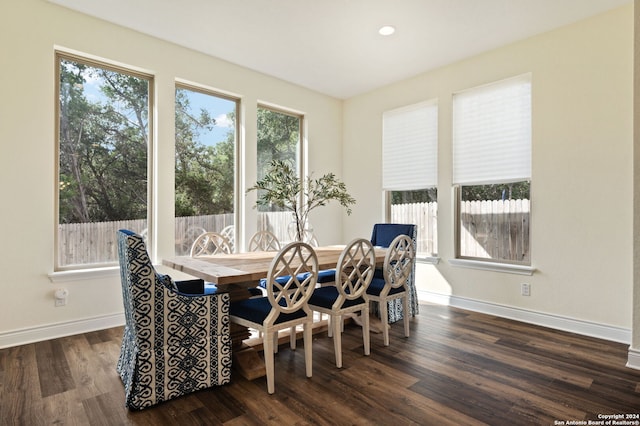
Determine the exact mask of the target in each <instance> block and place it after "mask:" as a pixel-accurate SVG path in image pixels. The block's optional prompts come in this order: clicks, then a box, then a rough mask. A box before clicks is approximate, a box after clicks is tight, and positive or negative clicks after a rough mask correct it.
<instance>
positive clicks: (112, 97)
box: [55, 53, 153, 270]
mask: <svg viewBox="0 0 640 426" xmlns="http://www.w3.org/2000/svg"><path fill="white" fill-rule="evenodd" d="M56 64H57V82H58V84H57V91H58V95H59V99H58V104H57V110H56V114H57V117H56V119H57V126H58V128H57V151H58V164H57V171H56V172H57V177H58V186H57V204H58V205H57V232H56V261H55V267H56V270H64V269H72V268H79V267H88V266H92V265H93V266H98V265H99V266H105V265H108V264H115V263H116V261H117V259H118V254H117V244H116V232H117V230H118V229H120V228H128V229H131V230H133V231H136V232H140V233H142V232H143V231H144V230H145V229H147V228H148V221H149V211H150V210H149V209H148V200H149V197H148V193H149V192H150V191H149V189H150V188H149V186H148V181H149V179H148V173H149V172H148V170H149V164H151V162H150V161H149V160H150V148H149V146H150V145H149V141H150V140H151V128H152V127H153V126H152V125H151V122H150V117H151V115H150V113H149V112H150V104H151V92H150V91H151V89H150V87H152V84H151V83H152V77H151V76H149V75H143V74H140V73H137V72H133V71H130V70H125V69H122V68H117V67H113V66H110V65H107V64H102V63H98V62H95V61H91V60H87V59H83V58H79V57H76V56H71V55H66V54H62V53H57V54H56Z"/></svg>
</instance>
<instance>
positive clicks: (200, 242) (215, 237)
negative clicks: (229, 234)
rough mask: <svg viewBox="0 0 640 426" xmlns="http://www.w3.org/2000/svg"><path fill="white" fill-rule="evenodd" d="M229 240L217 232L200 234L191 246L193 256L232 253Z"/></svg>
mask: <svg viewBox="0 0 640 426" xmlns="http://www.w3.org/2000/svg"><path fill="white" fill-rule="evenodd" d="M232 252H233V250H232V249H231V244H229V240H228V239H227V238H226V237H225V236H223V235H222V234H219V233H217V232H205V233H203V234H200V235H199V236H198V238H196V240H195V241H194V242H193V245H192V246H191V251H190V255H191V257H198V256H204V255H208V254H221V253H226V254H229V253H232Z"/></svg>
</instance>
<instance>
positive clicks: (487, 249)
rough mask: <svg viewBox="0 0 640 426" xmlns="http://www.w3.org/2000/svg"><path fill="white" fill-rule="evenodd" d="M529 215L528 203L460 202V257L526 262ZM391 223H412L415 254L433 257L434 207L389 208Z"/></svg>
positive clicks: (436, 225)
mask: <svg viewBox="0 0 640 426" xmlns="http://www.w3.org/2000/svg"><path fill="white" fill-rule="evenodd" d="M529 214H530V203H529V200H490V201H463V202H462V203H461V206H460V222H461V225H462V226H461V227H460V253H461V255H462V256H465V257H479V258H488V259H501V260H513V261H520V262H528V261H529V260H530V254H529ZM391 222H395V223H415V224H416V225H417V228H418V236H417V251H418V253H420V254H427V255H431V254H436V253H437V250H438V232H437V230H438V205H437V203H413V204H396V205H392V206H391Z"/></svg>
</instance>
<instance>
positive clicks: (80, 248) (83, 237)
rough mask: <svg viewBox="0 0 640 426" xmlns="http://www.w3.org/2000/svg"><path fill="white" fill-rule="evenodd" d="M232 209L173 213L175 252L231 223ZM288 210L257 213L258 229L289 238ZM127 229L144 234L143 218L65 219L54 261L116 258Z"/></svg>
mask: <svg viewBox="0 0 640 426" xmlns="http://www.w3.org/2000/svg"><path fill="white" fill-rule="evenodd" d="M233 221H234V215H233V213H228V214H219V215H205V216H188V217H177V218H176V226H175V241H176V255H185V254H189V250H190V249H191V245H192V244H193V241H194V240H195V239H196V237H198V235H200V234H201V233H202V232H205V231H214V232H220V231H222V229H224V228H225V227H227V226H229V225H233ZM289 223H291V213H290V212H277V213H258V229H267V230H269V231H271V232H273V233H274V234H276V236H277V237H278V238H279V239H280V240H281V241H286V240H288V239H290V238H289V237H288V234H287V227H288V225H289ZM119 229H129V230H131V231H133V232H136V233H138V234H141V235H142V236H143V237H145V238H146V234H147V221H146V219H136V220H121V221H112V222H90V223H67V224H61V225H59V226H58V247H59V250H58V265H60V266H70V265H81V264H91V263H113V262H117V261H118V245H117V231H118V230H119Z"/></svg>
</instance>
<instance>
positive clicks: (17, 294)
mask: <svg viewBox="0 0 640 426" xmlns="http://www.w3.org/2000/svg"><path fill="white" fill-rule="evenodd" d="M0 40H2V43H0V46H1V47H0V58H1V59H0V60H1V61H2V62H1V63H0V73H1V75H2V77H3V79H2V80H3V82H4V84H3V90H2V94H3V102H2V103H0V152H1V154H0V173H1V175H0V177H1V178H2V182H3V184H2V185H1V186H0V188H1V191H2V192H1V193H0V196H1V197H2V198H1V199H2V200H3V206H2V209H0V219H1V220H2V223H4V224H5V226H4V227H3V232H2V241H3V244H0V271H1V273H2V278H3V279H2V280H0V291H2V297H1V298H0V346H1V345H2V344H3V343H4V344H6V343H7V342H9V343H11V342H15V341H16V339H23V341H26V340H29V339H31V338H38V337H40V336H45V335H46V334H47V333H50V334H51V335H54V334H56V333H61V332H65V330H67V328H65V327H66V326H67V325H68V326H69V327H68V332H69V333H72V332H74V331H76V330H78V329H79V328H82V327H85V328H89V327H93V326H100V324H102V323H104V324H106V323H108V322H109V321H110V320H113V319H117V318H119V315H120V314H121V312H122V302H121V297H120V283H119V278H118V276H117V275H116V274H115V273H111V274H110V275H109V274H107V276H105V277H102V278H82V279H80V280H77V281H69V282H63V283H56V284H52V283H51V282H50V281H49V279H48V276H47V275H48V274H49V273H50V272H52V270H53V238H54V230H55V224H54V207H55V192H54V189H55V185H56V177H55V139H54V124H55V123H54V105H55V96H56V94H55V93H54V47H55V46H63V47H65V48H67V49H73V50H77V51H80V52H86V53H89V54H92V55H95V56H97V57H101V58H105V59H109V60H112V61H115V62H117V63H121V64H125V65H131V66H134V67H138V68H140V69H142V70H145V71H149V72H151V73H152V74H154V75H155V83H156V101H157V110H156V113H157V120H156V126H157V131H156V135H157V167H158V168H159V169H161V170H164V172H163V173H162V174H160V175H159V178H158V182H157V187H158V193H157V204H158V206H157V210H158V217H157V222H158V227H159V229H161V230H162V232H160V233H159V239H158V247H157V255H158V256H157V257H158V258H162V257H163V256H167V255H170V254H171V251H172V246H173V241H172V238H173V237H172V235H173V231H172V229H173V220H172V218H173V213H172V212H173V173H172V169H173V155H174V152H173V137H172V135H173V84H174V81H175V79H176V78H180V79H184V80H187V81H192V82H195V83H199V84H203V85H207V86H210V87H213V88H218V89H220V90H224V91H227V92H230V93H233V94H237V95H239V96H241V98H242V105H243V115H244V128H245V131H244V138H245V139H246V141H247V142H248V143H247V146H246V154H247V156H246V160H245V161H246V164H247V168H246V173H245V175H244V180H245V182H246V183H248V184H249V185H250V184H251V183H252V182H253V181H254V180H255V170H254V169H253V167H252V165H253V164H254V163H255V161H254V158H255V149H254V146H253V145H252V143H251V141H253V140H255V119H254V118H255V106H256V103H257V102H258V101H263V102H269V103H272V104H277V105H281V106H285V107H288V108H291V109H294V110H298V111H301V112H303V113H305V116H306V117H307V130H308V133H307V137H308V144H309V169H310V170H314V171H316V172H317V173H324V172H327V171H333V172H336V173H337V174H338V175H340V174H341V172H342V177H343V178H344V179H345V181H346V183H347V186H348V188H349V189H350V191H351V192H352V193H353V195H354V197H355V198H356V199H357V204H356V206H355V208H354V214H353V215H352V216H350V217H345V216H344V215H343V213H342V211H341V209H339V208H338V207H336V206H329V207H328V208H325V209H323V210H322V214H316V215H314V216H313V217H312V221H313V224H314V227H315V228H316V229H317V230H318V234H319V235H322V241H321V242H322V243H339V242H344V241H348V240H349V239H350V238H352V237H355V236H365V237H367V236H369V235H370V232H371V227H372V224H373V223H375V222H378V221H382V220H383V204H382V191H381V189H380V182H381V176H380V161H381V158H380V152H381V147H380V144H381V114H382V112H383V111H385V110H387V109H391V108H395V107H398V106H402V105H407V104H411V103H414V102H419V101H422V100H426V99H431V98H438V99H439V102H440V117H439V126H440V148H439V149H440V162H439V179H440V184H439V194H440V195H439V209H440V214H439V242H440V248H439V252H440V256H441V259H442V260H441V262H440V264H438V265H437V266H429V265H419V286H420V288H421V289H423V290H425V291H429V292H432V293H434V294H445V295H452V296H454V297H457V298H459V300H475V301H480V302H486V303H488V304H495V305H496V306H507V307H514V308H517V309H522V310H530V311H532V312H540V313H544V314H551V315H556V316H561V317H568V318H575V319H578V320H582V321H586V322H593V323H597V324H603V325H610V326H612V327H620V328H623V329H631V316H632V315H631V312H632V307H631V300H632V266H633V261H632V245H633V237H632V232H631V230H632V217H633V215H632V208H633V207H632V182H633V174H632V155H633V149H632V146H633V144H632V90H631V87H632V70H633V64H632V60H633V47H632V43H633V8H632V6H627V7H623V8H620V9H617V10H615V11H612V12H609V13H606V14H604V15H601V16H598V17H595V18H592V19H589V20H586V21H584V22H580V23H577V24H574V25H571V26H568V27H565V28H562V29H559V30H556V31H553V32H550V33H547V34H544V35H541V36H538V37H535V38H532V39H528V40H524V41H522V42H519V43H516V44H514V45H510V46H506V47H504V48H501V49H497V50H495V51H492V52H488V53H486V54H483V55H480V56H478V57H474V58H470V59H468V60H465V61H462V62H459V63H456V64H453V65H450V66H447V67H444V68H441V69H438V70H435V71H432V72H428V73H425V74H422V75H419V76H417V77H415V78H413V79H409V80H405V81H402V82H398V83H397V84H394V85H392V86H389V87H385V88H382V89H380V90H376V91H374V92H371V93H368V94H366V95H362V96H359V97H356V98H353V99H349V100H347V101H345V102H344V103H343V102H342V101H339V100H336V99H333V98H330V97H326V96H323V95H320V94H317V93H314V92H311V91H309V90H306V89H303V88H300V87H297V86H294V85H291V84H289V83H286V82H283V81H280V80H277V79H273V78H270V77H267V76H264V75H261V74H258V73H255V72H252V71H250V70H247V69H244V68H241V67H238V66H234V65H232V64H229V63H227V62H224V61H221V60H218V59H215V58H211V57H207V56H205V55H202V54H199V53H197V52H193V51H190V50H187V49H183V48H179V47H177V46H175V45H171V44H169V43H165V42H162V41H159V40H157V39H154V38H151V37H147V36H144V35H141V34H139V33H136V32H133V31H130V30H126V29H123V28H120V27H117V26H114V25H111V24H108V23H105V22H102V21H99V20H96V19H92V18H89V17H86V16H83V15H80V14H77V13H75V12H71V11H68V10H66V9H63V8H60V7H58V6H55V5H52V4H50V3H48V2H46V1H44V0H21V1H18V0H12V1H4V2H1V3H0ZM416 54H420V51H419V50H416ZM524 72H532V73H533V111H534V112H533V114H534V115H533V189H532V192H533V213H532V223H531V229H532V237H531V239H532V242H531V249H532V258H533V261H532V262H533V266H535V267H536V268H537V272H536V273H535V274H534V275H533V276H531V277H523V276H518V275H511V274H505V273H494V272H486V271H477V270H471V269H459V268H453V267H451V266H450V265H449V263H448V262H447V260H448V259H451V258H452V256H453V240H452V220H451V217H452V208H451V206H452V201H451V190H450V184H451V177H450V176H451V166H450V165H451V112H450V111H451V94H452V93H453V92H454V91H458V90H461V89H465V88H469V87H473V86H476V85H479V84H484V83H488V82H492V81H495V80H499V79H501V78H505V77H510V76H513V75H517V74H521V73H524ZM343 163H344V167H343ZM243 197H244V196H243ZM251 201H252V200H248V202H247V204H248V207H247V209H246V210H247V215H248V217H249V219H248V220H247V221H248V224H251V223H252V220H253V219H252V215H253V214H254V211H253V210H252V209H251ZM521 282H529V283H531V285H532V295H531V296H530V297H522V296H520V295H519V294H520V288H519V286H520V283H521ZM59 286H64V287H67V288H68V289H69V292H70V293H69V304H68V305H67V306H66V307H63V308H54V306H53V305H54V303H53V291H54V289H55V288H57V287H59ZM636 305H637V302H636ZM636 309H637V308H636ZM103 318H104V319H105V321H104V322H101V320H102V319H103ZM83 322H84V323H83ZM77 323H80V325H79V326H77V327H74V324H77ZM48 327H51V329H50V330H49V328H48ZM15 335H18V336H17V337H15V339H13V340H12V338H13V337H12V336H15ZM8 336H9V337H12V338H8Z"/></svg>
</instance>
